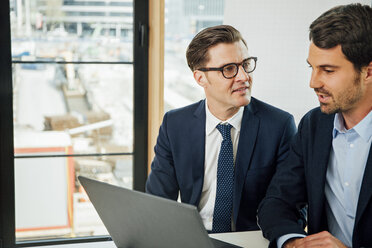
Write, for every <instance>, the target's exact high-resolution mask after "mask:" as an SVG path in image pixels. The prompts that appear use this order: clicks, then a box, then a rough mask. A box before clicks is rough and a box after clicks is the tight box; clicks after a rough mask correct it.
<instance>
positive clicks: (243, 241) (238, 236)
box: [32, 231, 269, 248]
mask: <svg viewBox="0 0 372 248" xmlns="http://www.w3.org/2000/svg"><path fill="white" fill-rule="evenodd" d="M209 236H210V237H212V238H215V239H219V240H222V241H225V242H228V243H231V244H234V245H238V246H242V247H249V248H263V247H265V248H266V247H268V245H269V241H268V240H266V239H265V238H264V237H262V232H261V231H251V232H232V233H219V234H211V235H209ZM67 247H68V248H116V246H115V244H114V242H113V241H103V242H89V243H78V244H66V245H49V246H40V247H32V248H67Z"/></svg>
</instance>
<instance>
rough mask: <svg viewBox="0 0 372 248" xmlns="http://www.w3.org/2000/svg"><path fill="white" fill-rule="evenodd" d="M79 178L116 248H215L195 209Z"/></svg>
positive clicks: (190, 206)
mask: <svg viewBox="0 0 372 248" xmlns="http://www.w3.org/2000/svg"><path fill="white" fill-rule="evenodd" d="M78 178H79V181H80V182H81V184H82V185H83V187H84V189H85V191H86V192H87V194H88V196H89V199H90V200H91V202H92V203H93V206H94V207H95V209H96V211H97V213H98V215H99V216H100V218H101V220H102V221H103V223H104V225H105V226H106V228H107V231H108V232H109V233H110V235H111V237H112V239H113V241H114V243H115V244H116V246H117V247H118V248H124V247H141V248H142V247H143V248H146V247H151V248H155V247H159V248H160V247H161V248H168V247H169V248H174V247H179V248H190V247H211V248H212V247H215V245H214V244H213V242H212V239H210V238H209V236H208V233H207V231H206V230H205V228H204V225H203V222H202V220H201V218H200V215H199V213H198V210H197V208H196V207H195V206H192V205H188V204H184V203H179V202H176V201H172V200H168V199H165V198H161V197H157V196H153V195H149V194H145V193H142V192H138V191H134V190H129V189H125V188H122V187H118V186H115V185H111V184H107V183H103V182H99V181H96V180H93V179H90V178H86V177H83V176H79V177H78ZM226 244H227V243H225V245H226ZM231 247H237V246H234V245H231Z"/></svg>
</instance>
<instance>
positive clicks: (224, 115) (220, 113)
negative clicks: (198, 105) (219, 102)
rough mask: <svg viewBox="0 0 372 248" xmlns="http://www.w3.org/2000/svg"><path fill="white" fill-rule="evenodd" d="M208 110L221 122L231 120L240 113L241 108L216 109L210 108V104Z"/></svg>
mask: <svg viewBox="0 0 372 248" xmlns="http://www.w3.org/2000/svg"><path fill="white" fill-rule="evenodd" d="M208 109H209V111H210V112H211V114H212V115H214V116H215V117H216V118H218V119H219V120H221V121H226V120H227V119H229V118H231V117H232V116H234V115H235V114H236V113H237V112H238V111H239V107H231V108H228V109H226V108H225V109H223V108H215V107H213V106H210V104H208Z"/></svg>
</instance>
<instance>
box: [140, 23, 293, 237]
mask: <svg viewBox="0 0 372 248" xmlns="http://www.w3.org/2000/svg"><path fill="white" fill-rule="evenodd" d="M186 57H187V62H188V65H189V67H190V69H191V71H192V72H193V75H194V78H195V81H196V82H197V83H198V84H199V85H200V86H201V87H203V89H204V91H205V95H206V99H205V100H202V101H200V102H197V103H194V104H192V105H189V106H186V107H183V108H180V109H176V110H172V111H169V112H168V113H166V114H165V115H164V119H163V123H162V125H161V127H160V131H159V136H158V139H157V144H156V146H155V158H154V160H153V162H152V165H151V169H152V170H151V174H150V175H149V178H148V180H147V183H146V191H147V192H148V193H151V194H154V195H158V196H162V197H165V198H168V199H173V200H177V198H178V196H179V195H180V199H181V201H182V202H185V203H189V204H192V205H195V206H197V207H198V209H199V211H200V215H201V217H202V219H203V222H204V225H205V227H206V229H207V230H208V231H210V232H213V233H218V232H230V231H247V230H258V229H259V228H258V226H257V223H256V222H257V220H256V212H257V207H258V204H259V203H260V201H261V199H262V198H263V197H264V195H265V193H266V188H267V186H268V184H269V182H270V180H271V177H272V175H273V174H274V172H275V169H276V167H277V166H279V165H280V164H281V163H282V162H283V161H284V159H285V158H286V157H287V152H288V148H289V144H288V143H289V140H290V139H291V137H292V136H293V135H294V134H295V132H296V127H295V124H294V120H293V117H292V115H290V114H288V113H286V112H284V111H282V110H279V109H277V108H274V107H273V106H270V105H268V104H266V103H263V102H261V101H259V100H257V99H255V98H253V97H252V98H251V88H252V74H251V73H252V72H253V71H254V70H255V68H256V62H257V58H256V57H252V56H250V55H249V53H248V48H247V45H246V42H245V41H244V39H243V38H242V36H241V34H240V33H239V32H238V31H237V30H236V29H235V28H233V27H231V26H228V25H220V26H215V27H210V28H207V29H204V30H202V31H201V32H200V33H198V34H197V35H196V36H195V37H194V39H193V40H192V41H191V43H190V44H189V46H188V49H187V52H186ZM154 214H156V213H154ZM170 218H171V216H170ZM180 225H182V223H180Z"/></svg>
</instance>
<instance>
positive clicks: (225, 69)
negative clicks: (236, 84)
mask: <svg viewBox="0 0 372 248" xmlns="http://www.w3.org/2000/svg"><path fill="white" fill-rule="evenodd" d="M223 70H224V71H225V72H232V71H235V66H233V65H229V66H226V67H224V68H223Z"/></svg>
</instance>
